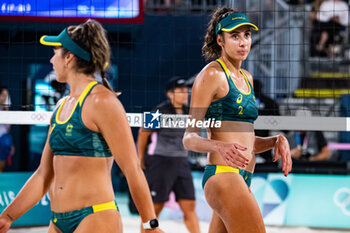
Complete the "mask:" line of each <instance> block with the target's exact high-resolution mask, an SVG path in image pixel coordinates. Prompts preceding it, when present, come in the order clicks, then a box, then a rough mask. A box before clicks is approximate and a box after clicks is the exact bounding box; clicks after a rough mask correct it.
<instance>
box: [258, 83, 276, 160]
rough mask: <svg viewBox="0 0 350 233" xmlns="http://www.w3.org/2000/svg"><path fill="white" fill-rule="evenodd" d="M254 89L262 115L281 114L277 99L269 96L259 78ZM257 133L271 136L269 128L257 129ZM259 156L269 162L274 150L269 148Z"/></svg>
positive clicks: (261, 135)
mask: <svg viewBox="0 0 350 233" xmlns="http://www.w3.org/2000/svg"><path fill="white" fill-rule="evenodd" d="M253 82H254V91H255V98H256V104H257V105H258V111H259V115H260V116H264V115H265V116H279V115H280V112H279V106H278V103H277V102H276V101H274V100H273V99H272V98H270V97H269V96H267V95H265V94H264V93H263V84H262V83H261V82H260V81H259V80H258V79H254V80H253ZM255 135H256V136H259V137H268V136H270V131H269V130H255ZM257 156H258V157H260V158H262V159H263V162H268V161H271V160H272V156H273V154H272V151H271V150H268V151H265V152H262V153H260V154H257Z"/></svg>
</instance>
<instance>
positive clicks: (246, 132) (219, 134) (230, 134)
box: [208, 121, 255, 173]
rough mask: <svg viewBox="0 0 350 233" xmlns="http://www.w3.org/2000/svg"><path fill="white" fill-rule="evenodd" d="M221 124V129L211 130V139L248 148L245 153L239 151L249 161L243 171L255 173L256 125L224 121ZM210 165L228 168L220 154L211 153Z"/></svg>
mask: <svg viewBox="0 0 350 233" xmlns="http://www.w3.org/2000/svg"><path fill="white" fill-rule="evenodd" d="M221 123H222V124H221V127H220V128H212V129H210V133H209V134H210V139H213V140H217V141H222V142H228V143H237V144H239V145H241V146H243V147H245V148H247V150H245V151H240V150H239V152H240V153H241V154H242V155H243V156H245V157H246V158H247V159H248V160H249V161H248V165H247V166H246V167H244V168H243V170H246V171H248V172H252V173H253V172H254V167H255V154H254V143H255V133H254V125H253V124H252V123H249V122H242V121H222V122H221ZM208 164H213V165H226V166H227V164H226V162H225V160H224V159H223V158H222V156H221V155H220V154H219V153H218V152H212V153H209V156H208Z"/></svg>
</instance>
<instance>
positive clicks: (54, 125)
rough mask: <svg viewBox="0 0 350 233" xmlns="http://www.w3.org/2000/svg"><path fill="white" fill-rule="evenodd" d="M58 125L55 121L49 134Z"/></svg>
mask: <svg viewBox="0 0 350 233" xmlns="http://www.w3.org/2000/svg"><path fill="white" fill-rule="evenodd" d="M55 127H56V124H55V123H54V124H53V125H52V126H51V130H50V133H49V135H50V134H51V133H52V131H53V129H54V128H55Z"/></svg>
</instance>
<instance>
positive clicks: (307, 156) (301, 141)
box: [287, 131, 331, 161]
mask: <svg viewBox="0 0 350 233" xmlns="http://www.w3.org/2000/svg"><path fill="white" fill-rule="evenodd" d="M287 138H288V141H289V145H290V149H291V150H290V152H291V155H292V158H294V159H298V160H299V159H301V160H309V161H322V160H328V159H329V158H330V157H331V152H330V150H329V149H328V145H327V144H328V143H327V141H326V139H325V137H324V135H323V133H322V132H321V131H309V132H306V131H297V132H290V133H289V134H288V135H287Z"/></svg>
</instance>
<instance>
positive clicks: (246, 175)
mask: <svg viewBox="0 0 350 233" xmlns="http://www.w3.org/2000/svg"><path fill="white" fill-rule="evenodd" d="M224 172H233V173H238V174H240V175H241V176H242V177H243V179H244V181H245V183H246V184H247V186H248V187H250V183H251V182H252V175H253V173H251V172H247V171H245V170H243V169H238V168H233V167H230V166H222V165H207V166H205V170H204V175H203V180H202V187H203V189H204V185H205V183H206V182H207V180H208V179H209V178H210V177H211V176H213V175H215V174H219V173H224Z"/></svg>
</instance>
